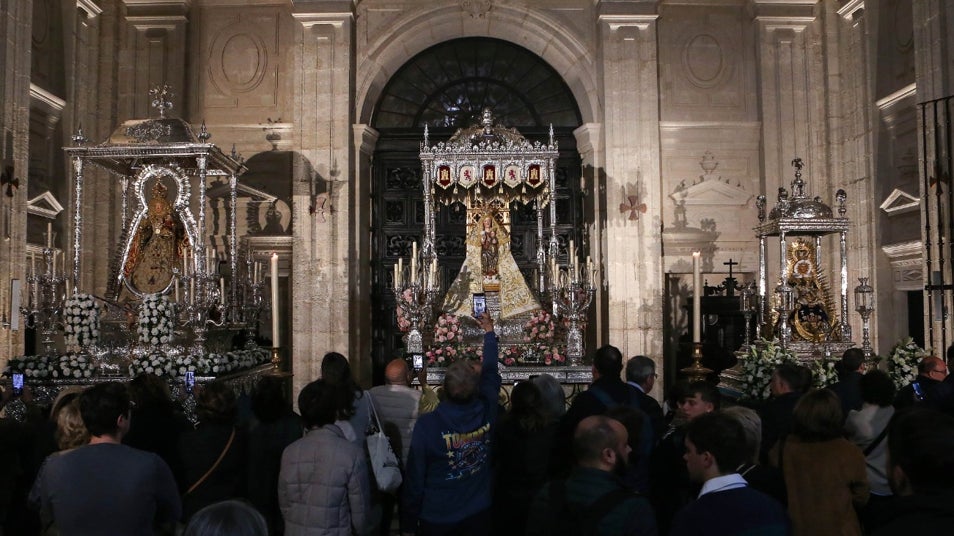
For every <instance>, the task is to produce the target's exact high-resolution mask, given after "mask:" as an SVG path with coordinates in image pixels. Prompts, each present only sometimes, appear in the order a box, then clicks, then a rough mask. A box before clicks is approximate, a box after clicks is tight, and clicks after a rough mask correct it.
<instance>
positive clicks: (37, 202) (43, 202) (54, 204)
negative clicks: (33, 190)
mask: <svg viewBox="0 0 954 536" xmlns="http://www.w3.org/2000/svg"><path fill="white" fill-rule="evenodd" d="M60 212H63V205H61V204H60V202H59V201H57V200H56V197H54V196H53V194H51V193H50V192H49V191H46V192H43V193H42V194H40V195H38V196H36V197H34V198H33V199H31V200H29V201H27V213H28V214H35V215H37V216H42V217H44V218H49V219H51V220H52V219H55V218H56V216H57V215H58V214H59V213H60Z"/></svg>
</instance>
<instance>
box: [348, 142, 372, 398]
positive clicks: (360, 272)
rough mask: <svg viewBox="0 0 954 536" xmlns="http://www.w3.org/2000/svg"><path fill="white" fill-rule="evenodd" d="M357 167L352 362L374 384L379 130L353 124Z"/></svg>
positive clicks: (353, 210)
mask: <svg viewBox="0 0 954 536" xmlns="http://www.w3.org/2000/svg"><path fill="white" fill-rule="evenodd" d="M352 130H353V134H354V160H353V162H354V168H355V172H354V174H353V179H352V181H351V183H350V185H349V186H350V189H351V213H352V217H351V221H352V234H351V237H352V238H351V241H352V245H351V254H350V255H349V270H350V271H351V273H352V274H354V277H353V279H352V283H353V284H351V285H349V290H350V294H351V295H350V297H349V301H350V309H349V311H350V314H351V344H350V345H349V346H350V352H351V354H350V355H351V356H353V357H352V359H351V364H352V367H353V368H354V373H355V378H356V379H357V380H358V381H359V382H360V383H362V384H364V385H370V384H371V373H372V370H371V369H372V362H371V341H372V339H373V334H372V331H371V287H372V285H373V283H374V282H373V281H372V280H371V278H372V270H371V262H372V259H371V228H370V225H371V205H370V204H369V203H368V202H367V201H366V200H367V199H370V198H371V159H372V157H373V156H374V148H375V145H376V144H377V142H378V131H376V130H375V129H373V128H371V127H369V126H368V125H353V126H352Z"/></svg>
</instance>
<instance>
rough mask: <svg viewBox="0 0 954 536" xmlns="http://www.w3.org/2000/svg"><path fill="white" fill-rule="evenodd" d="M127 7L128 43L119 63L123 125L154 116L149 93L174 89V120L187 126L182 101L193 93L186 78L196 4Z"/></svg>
mask: <svg viewBox="0 0 954 536" xmlns="http://www.w3.org/2000/svg"><path fill="white" fill-rule="evenodd" d="M123 3H124V4H125V6H126V14H125V37H124V42H123V45H122V48H121V50H120V52H119V61H118V66H119V69H118V78H119V80H120V81H121V84H122V85H121V86H120V90H119V98H120V108H119V115H120V118H121V120H123V119H130V118H140V117H153V116H155V115H156V112H155V110H153V109H152V108H151V107H150V105H149V103H150V98H149V89H150V88H152V87H154V86H161V85H162V84H169V85H170V86H172V91H173V92H174V93H175V95H176V98H174V99H173V103H174V105H175V108H174V109H173V112H172V113H171V115H172V116H178V117H182V118H183V119H186V120H189V117H188V115H187V113H186V112H187V110H186V99H185V97H184V96H185V95H187V94H188V91H189V90H190V89H191V88H190V87H189V85H188V83H187V78H186V66H187V62H186V56H187V54H188V50H189V49H188V34H187V25H188V22H189V19H188V13H189V8H190V4H191V3H192V0H164V1H163V2H143V1H141V0H123Z"/></svg>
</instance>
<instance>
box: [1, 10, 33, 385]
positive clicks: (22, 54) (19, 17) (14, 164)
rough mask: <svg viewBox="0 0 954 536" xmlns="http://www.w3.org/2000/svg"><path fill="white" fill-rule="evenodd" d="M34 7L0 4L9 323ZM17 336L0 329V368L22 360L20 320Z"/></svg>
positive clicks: (23, 182) (21, 275) (19, 264)
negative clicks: (9, 182)
mask: <svg viewBox="0 0 954 536" xmlns="http://www.w3.org/2000/svg"><path fill="white" fill-rule="evenodd" d="M32 19H33V2H32V1H30V0H25V1H19V2H3V3H2V4H0V72H3V73H4V75H3V76H2V77H0V80H2V83H0V173H6V172H7V171H6V170H7V169H8V168H12V173H11V175H12V178H14V179H16V180H18V181H19V186H18V187H15V188H11V193H12V194H13V197H7V195H6V185H4V186H3V187H2V188H0V319H3V320H5V321H6V322H10V321H11V320H12V318H11V314H14V315H18V314H19V313H17V312H11V303H12V302H13V301H14V297H13V296H12V294H11V283H12V281H13V280H17V281H18V282H19V284H20V285H22V288H23V296H24V297H26V296H27V291H26V288H27V287H26V269H27V266H26V265H27V262H26V219H27V218H26V204H27V182H28V177H29V174H28V173H27V168H28V165H29V129H30V51H31V46H32V45H31V43H32V26H31V21H32ZM17 320H18V324H17V327H18V329H17V330H13V329H12V326H10V325H2V326H0V367H4V366H5V365H6V362H7V359H9V358H10V357H14V356H19V355H22V354H23V330H24V328H23V318H22V317H19V318H17Z"/></svg>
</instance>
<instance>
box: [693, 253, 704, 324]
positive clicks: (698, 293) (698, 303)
mask: <svg viewBox="0 0 954 536" xmlns="http://www.w3.org/2000/svg"><path fill="white" fill-rule="evenodd" d="M701 256H702V254H701V253H700V252H698V251H693V252H692V342H694V343H697V342H702V272H701V267H700V266H699V259H700V257H701Z"/></svg>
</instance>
